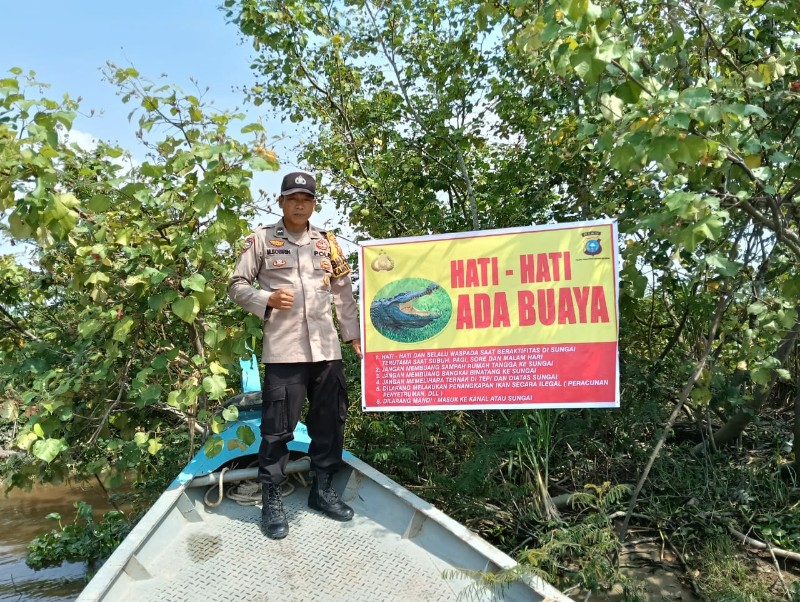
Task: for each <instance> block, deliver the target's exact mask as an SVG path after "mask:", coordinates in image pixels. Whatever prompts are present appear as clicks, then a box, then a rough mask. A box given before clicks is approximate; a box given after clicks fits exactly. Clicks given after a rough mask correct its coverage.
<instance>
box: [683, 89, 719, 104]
mask: <svg viewBox="0 0 800 602" xmlns="http://www.w3.org/2000/svg"><path fill="white" fill-rule="evenodd" d="M680 99H681V101H682V102H683V103H684V104H686V105H688V106H690V107H692V108H697V107H701V106H703V105H707V104H709V103H711V92H709V91H708V88H687V89H686V90H683V91H682V92H681V93H680Z"/></svg>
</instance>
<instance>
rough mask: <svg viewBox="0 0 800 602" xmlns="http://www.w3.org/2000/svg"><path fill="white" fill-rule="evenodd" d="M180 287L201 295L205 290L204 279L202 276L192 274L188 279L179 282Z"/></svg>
mask: <svg viewBox="0 0 800 602" xmlns="http://www.w3.org/2000/svg"><path fill="white" fill-rule="evenodd" d="M181 286H182V287H183V288H186V289H190V290H193V291H197V292H198V293H202V292H203V291H204V290H206V279H205V277H204V276H203V275H202V274H192V275H191V276H189V277H188V278H184V279H183V280H181Z"/></svg>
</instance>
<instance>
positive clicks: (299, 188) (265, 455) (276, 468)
mask: <svg viewBox="0 0 800 602" xmlns="http://www.w3.org/2000/svg"><path fill="white" fill-rule="evenodd" d="M278 206H279V207H280V208H281V210H282V212H283V219H281V220H280V221H278V222H277V223H276V224H273V225H271V226H260V227H259V228H257V229H256V230H255V232H253V233H252V234H251V235H250V236H248V237H247V238H246V239H245V243H244V246H243V249H242V254H241V257H240V258H239V261H238V262H237V264H236V269H235V270H234V273H233V276H232V277H231V279H230V283H229V285H228V295H229V296H230V298H231V299H232V300H233V301H234V302H235V303H237V304H238V305H241V306H242V307H243V308H244V309H246V310H247V311H249V312H250V313H252V314H255V315H256V316H258V317H259V318H261V319H263V321H264V343H263V349H262V356H261V358H262V362H263V363H264V364H265V370H264V386H263V388H262V401H263V403H262V406H261V447H260V449H259V454H258V465H259V469H258V479H259V482H260V483H261V491H262V509H261V527H262V530H263V531H264V533H265V535H267V537H270V538H272V539H281V538H283V537H286V535H288V533H289V524H288V522H287V520H286V513H285V511H284V508H283V500H282V497H281V484H282V483H283V481H284V480H285V479H286V465H287V462H288V459H289V450H288V448H287V445H286V444H287V443H288V442H289V441H291V440H292V438H293V435H292V434H293V432H294V429H295V426H296V425H297V422H298V421H299V420H300V413H301V411H302V407H303V403H304V401H305V398H306V397H308V401H309V410H308V414H307V415H306V426H307V427H308V434H309V437H310V439H311V445H310V446H309V456H310V457H311V469H312V471H313V473H314V479H313V482H312V484H311V493H310V495H309V498H308V505H309V506H310V507H311V508H313V509H315V510H317V511H320V512H322V513H324V514H325V515H327V516H329V517H330V518H333V519H335V520H339V521H348V520H350V519H351V518H352V517H353V510H352V508H350V507H349V506H348V505H347V504H345V503H344V502H342V501H341V500H340V499H339V496H338V495H337V493H336V491H335V490H334V489H333V487H332V485H331V479H332V478H333V475H334V473H335V472H336V471H337V470H338V469H339V468H340V465H341V462H342V446H343V442H344V423H345V419H346V417H347V391H346V389H345V378H344V371H343V368H342V351H341V346H340V343H339V338H338V336H337V333H336V329H335V327H334V323H333V316H332V312H331V297H332V298H333V304H334V306H335V307H336V316H337V318H338V319H339V325H340V329H341V334H342V339H343V340H344V341H347V342H349V343H350V344H351V345H352V346H353V349H354V351H355V352H356V355H358V357H359V358H360V357H361V343H360V333H359V322H358V309H357V307H356V302H355V299H354V298H353V283H352V280H351V279H350V274H349V271H350V268H349V266H348V265H347V262H346V261H345V259H344V257H343V256H342V251H341V248H340V247H339V244H338V243H337V242H336V239H335V237H333V235H332V234H331V233H328V232H325V231H323V230H319V229H317V228H315V227H314V226H312V225H311V224H310V223H309V218H310V217H311V214H312V213H313V212H314V208H315V207H316V182H315V180H314V178H313V176H311V175H310V174H307V173H304V172H293V173H290V174H287V175H286V176H285V177H284V178H283V181H282V183H281V194H280V197H279V198H278ZM256 281H257V283H258V288H255V287H254V286H253V283H254V282H256Z"/></svg>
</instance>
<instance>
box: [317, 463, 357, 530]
mask: <svg viewBox="0 0 800 602" xmlns="http://www.w3.org/2000/svg"><path fill="white" fill-rule="evenodd" d="M332 479H333V475H332V474H331V473H329V472H322V473H320V474H318V475H314V480H313V482H312V483H311V493H309V494H308V505H309V507H310V508H313V509H314V510H319V511H320V512H322V513H323V514H325V515H326V516H328V517H330V518H332V519H333V520H340V521H348V520H350V519H351V518H353V509H352V508H351V507H350V506H348V505H347V504H345V503H344V502H343V501H342V500H340V499H339V495H338V494H337V493H336V490H335V489H334V488H333V485H331V480H332Z"/></svg>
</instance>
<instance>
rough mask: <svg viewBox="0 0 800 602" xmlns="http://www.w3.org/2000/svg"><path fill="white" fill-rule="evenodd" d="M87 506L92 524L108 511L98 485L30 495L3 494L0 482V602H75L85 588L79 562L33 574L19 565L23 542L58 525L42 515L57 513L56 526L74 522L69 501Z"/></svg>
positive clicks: (52, 488) (40, 490)
mask: <svg viewBox="0 0 800 602" xmlns="http://www.w3.org/2000/svg"><path fill="white" fill-rule="evenodd" d="M78 500H83V501H84V502H86V503H88V504H91V506H92V507H93V508H94V511H95V520H100V518H101V517H102V516H103V513H104V512H106V511H108V510H111V509H112V507H111V505H110V504H109V502H108V501H107V499H106V498H105V496H104V494H103V492H102V490H101V489H100V487H99V486H98V485H95V486H94V487H91V486H88V485H87V486H67V485H61V486H53V485H47V486H38V487H34V488H33V490H32V491H22V492H21V491H18V490H16V489H15V490H13V491H11V492H10V493H9V494H8V495H6V494H5V485H4V484H2V482H1V481H0V602H23V601H28V600H31V601H34V600H35V601H39V602H56V601H59V602H60V601H66V600H75V598H77V597H78V594H79V593H80V592H81V590H82V589H83V587H84V585H86V578H85V567H84V565H83V564H82V563H65V564H63V565H61V566H60V567H54V568H48V569H42V570H40V571H34V570H33V569H30V568H28V566H27V565H26V564H25V552H26V548H27V546H28V543H30V541H31V540H32V539H33V538H35V537H36V536H37V535H40V534H42V533H46V532H48V531H50V530H51V529H53V528H57V527H58V524H57V523H56V521H54V520H49V519H46V518H45V517H46V516H47V515H48V514H50V513H51V512H58V513H59V514H60V515H61V519H62V524H64V525H66V524H67V523H71V522H72V521H73V519H74V518H75V502H77V501H78Z"/></svg>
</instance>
